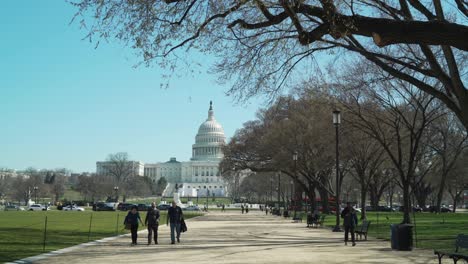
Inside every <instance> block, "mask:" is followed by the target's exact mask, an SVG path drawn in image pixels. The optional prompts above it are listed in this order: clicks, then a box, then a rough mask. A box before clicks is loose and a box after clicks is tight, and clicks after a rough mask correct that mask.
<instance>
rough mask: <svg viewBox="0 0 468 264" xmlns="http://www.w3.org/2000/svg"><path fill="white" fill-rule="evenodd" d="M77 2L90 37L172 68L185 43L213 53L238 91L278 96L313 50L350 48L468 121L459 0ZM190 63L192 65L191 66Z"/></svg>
mask: <svg viewBox="0 0 468 264" xmlns="http://www.w3.org/2000/svg"><path fill="white" fill-rule="evenodd" d="M74 5H75V6H76V7H77V14H76V16H75V18H76V17H79V16H81V17H82V18H83V19H82V20H81V21H80V23H81V24H82V25H86V26H87V27H86V29H87V30H88V31H89V32H88V35H87V37H89V39H90V40H93V38H94V37H97V38H100V39H105V40H109V39H118V40H120V41H122V42H123V43H125V44H126V45H129V46H130V47H132V48H134V49H135V50H136V51H137V52H138V53H139V54H141V57H142V58H143V62H144V63H146V64H151V63H152V62H157V63H160V65H161V66H167V67H168V68H169V69H171V70H172V69H173V70H174V71H175V69H178V68H177V67H176V66H182V65H185V64H183V63H181V61H183V60H184V59H183V58H184V57H187V56H184V54H183V53H184V52H186V51H187V50H188V49H195V50H197V51H200V52H202V53H211V54H214V55H216V57H217V58H219V60H218V61H217V62H216V64H215V65H214V67H213V68H214V69H213V70H214V71H215V72H217V73H218V74H219V75H220V76H221V81H224V80H228V81H229V80H232V79H235V82H234V85H233V86H232V88H231V89H230V91H229V92H230V93H231V94H234V95H236V96H239V97H250V96H252V95H255V94H258V93H265V94H268V95H270V96H275V95H276V94H277V93H278V92H279V90H280V89H281V88H282V87H284V86H287V85H288V84H293V83H294V79H295V77H297V76H298V75H302V74H304V68H303V67H301V66H304V65H310V64H309V63H311V61H313V60H314V56H316V55H317V54H319V53H322V54H323V53H325V52H326V53H327V54H330V53H333V52H336V53H340V54H341V53H342V52H343V51H348V52H352V53H354V54H359V55H360V56H362V57H363V58H365V59H366V60H368V61H371V62H372V63H374V64H375V65H377V66H378V67H380V68H381V69H382V70H383V71H385V72H386V73H387V74H389V75H391V76H393V77H394V78H398V79H400V80H403V81H405V82H406V83H407V84H406V85H408V84H411V85H412V86H413V87H417V88H418V89H420V90H421V91H424V92H425V93H428V94H430V95H432V96H433V97H435V98H438V99H439V100H440V101H441V102H443V103H444V104H445V105H446V106H447V107H448V108H449V109H451V110H452V111H453V112H454V114H455V115H456V116H457V117H458V118H459V119H460V120H461V122H462V123H463V124H464V126H465V128H468V96H467V87H466V79H464V78H463V76H464V74H466V69H467V67H465V64H466V62H467V59H466V56H467V53H466V51H468V44H467V43H468V37H467V36H468V26H466V19H467V16H468V11H467V10H468V5H467V3H466V1H463V0H454V2H447V1H440V0H433V1H419V0H400V1H384V0H373V1H370V2H369V1H365V0H342V1H334V0H321V1H312V0H293V1H286V0H281V1H267V0H232V1H196V0H191V1H186V0H165V1H133V0H132V1H102V0H81V1H78V2H77V3H74ZM89 14H92V15H89ZM89 20H91V21H89ZM89 22H90V23H89ZM463 22H465V23H463ZM98 43H99V42H98ZM190 58H193V57H190ZM187 60H190V59H187ZM187 60H185V62H187ZM186 65H188V68H189V69H190V70H192V69H193V66H194V63H190V61H189V63H187V64H186ZM296 79H297V78H296ZM435 83H440V85H434V84H435Z"/></svg>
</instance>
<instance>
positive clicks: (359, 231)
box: [354, 220, 371, 240]
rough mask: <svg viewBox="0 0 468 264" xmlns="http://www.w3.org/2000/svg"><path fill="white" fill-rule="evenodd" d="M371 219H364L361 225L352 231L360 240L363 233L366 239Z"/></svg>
mask: <svg viewBox="0 0 468 264" xmlns="http://www.w3.org/2000/svg"><path fill="white" fill-rule="evenodd" d="M370 223H371V221H367V220H364V221H362V224H361V226H359V227H357V228H356V231H354V233H355V234H357V235H359V240H362V236H363V235H364V239H365V240H367V232H368V231H369V226H370Z"/></svg>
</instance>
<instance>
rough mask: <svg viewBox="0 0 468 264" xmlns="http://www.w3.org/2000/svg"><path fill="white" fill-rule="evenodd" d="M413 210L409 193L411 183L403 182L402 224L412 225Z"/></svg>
mask: <svg viewBox="0 0 468 264" xmlns="http://www.w3.org/2000/svg"><path fill="white" fill-rule="evenodd" d="M412 209H413V208H412V207H411V199H410V193H409V183H408V182H407V181H405V182H403V222H402V224H410V223H411V218H410V212H411V210H412Z"/></svg>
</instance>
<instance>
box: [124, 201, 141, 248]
mask: <svg viewBox="0 0 468 264" xmlns="http://www.w3.org/2000/svg"><path fill="white" fill-rule="evenodd" d="M138 223H141V224H142V225H144V224H143V222H142V221H141V217H140V214H139V213H138V208H137V206H136V205H134V206H132V208H131V209H130V211H129V212H128V214H127V216H126V217H125V220H124V225H125V229H130V232H131V233H132V246H135V245H136V244H137V239H138Z"/></svg>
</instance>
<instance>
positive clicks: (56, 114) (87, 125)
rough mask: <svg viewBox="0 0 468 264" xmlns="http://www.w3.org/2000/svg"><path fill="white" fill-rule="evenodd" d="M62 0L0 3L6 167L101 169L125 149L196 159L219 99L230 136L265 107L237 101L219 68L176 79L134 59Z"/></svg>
mask: <svg viewBox="0 0 468 264" xmlns="http://www.w3.org/2000/svg"><path fill="white" fill-rule="evenodd" d="M73 14H74V9H73V7H72V6H70V5H69V4H68V3H66V2H65V1H62V0H40V1H35V0H29V1H20V0H15V1H3V2H2V5H1V8H0V36H1V37H0V38H1V41H0V126H1V129H0V167H8V168H12V169H24V168H26V167H28V166H33V167H36V168H51V169H53V168H59V167H65V168H68V169H71V170H72V171H75V172H81V171H94V170H95V162H96V161H97V160H103V159H105V158H106V156H107V155H108V154H109V153H114V152H119V151H125V152H128V153H129V155H130V157H131V158H132V159H135V160H141V161H143V162H156V161H165V160H168V159H169V157H177V158H178V159H179V160H188V159H189V158H190V155H191V145H192V144H193V143H194V137H195V134H196V132H197V129H198V126H199V124H200V123H201V122H203V121H204V120H205V119H206V117H207V111H208V106H209V101H210V100H213V102H214V109H215V116H216V118H217V119H218V121H220V123H221V124H222V125H223V127H224V130H225V132H226V136H227V137H231V136H232V135H233V134H234V132H235V130H236V129H238V128H240V127H241V126H242V124H243V123H244V122H245V121H247V120H250V119H253V118H254V116H255V111H256V110H257V109H258V106H259V105H258V104H259V101H256V100H253V101H250V104H249V105H236V104H234V103H233V101H232V99H231V98H229V97H226V96H224V91H226V90H227V88H228V87H220V86H219V85H217V84H216V83H215V82H214V80H215V78H216V76H212V75H208V74H201V75H199V76H197V77H196V78H192V77H183V78H179V79H172V80H171V81H170V87H169V88H168V89H161V88H160V84H161V83H164V82H166V80H163V79H161V78H160V75H161V73H160V72H159V71H158V69H157V67H152V68H145V67H139V68H136V69H134V68H133V67H132V66H134V65H135V63H136V62H137V61H138V59H137V58H136V57H135V56H134V55H133V51H132V50H130V49H129V48H125V47H123V46H122V45H120V44H119V43H111V44H103V45H101V46H100V47H99V48H98V49H94V44H92V43H89V42H88V41H85V40H81V39H82V38H83V36H84V35H85V32H84V31H80V30H79V28H78V25H77V24H74V25H71V26H70V25H69V21H70V19H71V18H72V16H73Z"/></svg>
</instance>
